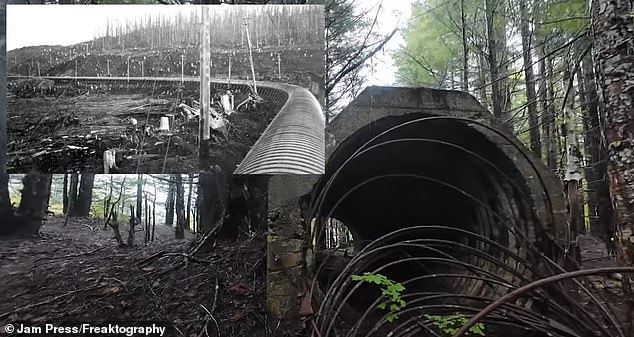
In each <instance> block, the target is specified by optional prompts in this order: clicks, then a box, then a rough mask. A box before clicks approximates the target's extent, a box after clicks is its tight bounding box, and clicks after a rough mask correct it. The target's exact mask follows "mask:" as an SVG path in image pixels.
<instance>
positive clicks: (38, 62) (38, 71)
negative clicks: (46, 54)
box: [37, 61, 42, 77]
mask: <svg viewBox="0 0 634 337" xmlns="http://www.w3.org/2000/svg"><path fill="white" fill-rule="evenodd" d="M37 76H38V77H41V76H42V75H41V74H40V61H37Z"/></svg>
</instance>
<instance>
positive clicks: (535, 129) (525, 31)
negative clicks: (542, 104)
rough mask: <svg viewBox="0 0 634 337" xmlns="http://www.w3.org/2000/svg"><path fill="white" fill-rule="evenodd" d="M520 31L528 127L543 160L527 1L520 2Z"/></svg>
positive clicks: (532, 146) (539, 156) (533, 144)
mask: <svg viewBox="0 0 634 337" xmlns="http://www.w3.org/2000/svg"><path fill="white" fill-rule="evenodd" d="M519 7H520V15H521V19H520V30H521V35H522V53H523V56H524V77H525V80H526V102H527V108H528V127H529V129H530V131H529V135H530V143H531V151H533V153H535V155H537V157H538V158H541V150H542V149H541V146H542V145H541V142H540V138H539V124H538V119H537V100H536V98H537V95H536V94H535V75H534V74H533V57H532V55H531V49H532V41H533V32H531V30H530V27H529V21H528V20H529V15H528V10H527V8H526V0H520V2H519Z"/></svg>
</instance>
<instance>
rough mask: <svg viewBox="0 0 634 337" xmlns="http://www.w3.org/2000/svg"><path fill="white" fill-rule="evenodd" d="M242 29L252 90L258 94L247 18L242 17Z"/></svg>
mask: <svg viewBox="0 0 634 337" xmlns="http://www.w3.org/2000/svg"><path fill="white" fill-rule="evenodd" d="M244 29H245V33H246V35H247V46H248V47H249V61H250V62H251V75H252V76H253V91H255V94H256V95H257V94H258V88H257V86H256V84H255V68H254V67H253V52H252V51H251V38H250V37H249V22H248V18H246V17H245V18H244Z"/></svg>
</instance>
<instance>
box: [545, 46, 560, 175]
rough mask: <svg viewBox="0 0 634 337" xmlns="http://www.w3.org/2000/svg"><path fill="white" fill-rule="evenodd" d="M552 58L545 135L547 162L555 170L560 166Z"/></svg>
mask: <svg viewBox="0 0 634 337" xmlns="http://www.w3.org/2000/svg"><path fill="white" fill-rule="evenodd" d="M553 76H554V72H553V63H552V59H550V58H547V59H546V77H547V78H546V96H547V101H546V102H545V107H546V111H545V112H544V114H545V115H544V137H548V148H547V149H546V162H547V164H548V167H549V168H550V169H551V171H553V172H555V171H557V169H558V168H559V164H558V163H559V160H558V155H559V139H558V136H557V129H556V127H555V119H556V118H555V117H556V109H555V84H554V80H553Z"/></svg>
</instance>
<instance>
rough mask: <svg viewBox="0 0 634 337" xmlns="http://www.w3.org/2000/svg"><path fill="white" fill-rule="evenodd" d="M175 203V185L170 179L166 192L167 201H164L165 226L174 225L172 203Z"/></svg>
mask: <svg viewBox="0 0 634 337" xmlns="http://www.w3.org/2000/svg"><path fill="white" fill-rule="evenodd" d="M175 201H176V184H175V183H174V181H173V179H172V177H170V182H169V187H168V191H167V200H165V224H166V225H168V226H170V227H171V226H172V225H173V224H174V203H175Z"/></svg>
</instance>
